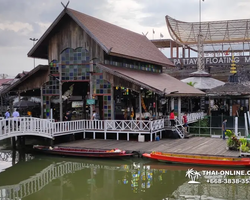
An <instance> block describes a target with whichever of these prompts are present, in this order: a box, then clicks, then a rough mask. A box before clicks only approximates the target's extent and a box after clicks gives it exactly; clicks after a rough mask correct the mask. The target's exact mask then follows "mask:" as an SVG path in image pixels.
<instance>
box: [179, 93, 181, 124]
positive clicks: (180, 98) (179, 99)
mask: <svg viewBox="0 0 250 200" xmlns="http://www.w3.org/2000/svg"><path fill="white" fill-rule="evenodd" d="M178 119H179V122H181V97H178Z"/></svg>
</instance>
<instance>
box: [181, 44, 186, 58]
mask: <svg viewBox="0 0 250 200" xmlns="http://www.w3.org/2000/svg"><path fill="white" fill-rule="evenodd" d="M185 57H186V51H185V46H184V45H183V46H182V58H185Z"/></svg>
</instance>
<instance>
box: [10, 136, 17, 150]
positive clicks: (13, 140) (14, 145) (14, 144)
mask: <svg viewBox="0 0 250 200" xmlns="http://www.w3.org/2000/svg"><path fill="white" fill-rule="evenodd" d="M11 143H12V148H13V149H14V150H15V149H16V137H12V138H11Z"/></svg>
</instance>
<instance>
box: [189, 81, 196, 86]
mask: <svg viewBox="0 0 250 200" xmlns="http://www.w3.org/2000/svg"><path fill="white" fill-rule="evenodd" d="M187 84H188V85H190V86H192V87H194V85H195V84H196V82H192V81H190V82H188V83H187Z"/></svg>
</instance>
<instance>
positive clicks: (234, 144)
mask: <svg viewBox="0 0 250 200" xmlns="http://www.w3.org/2000/svg"><path fill="white" fill-rule="evenodd" d="M225 135H226V136H227V137H228V139H227V147H228V149H229V150H238V149H239V147H240V141H239V140H238V138H237V137H236V136H235V135H234V133H233V132H232V131H231V130H226V132H225Z"/></svg>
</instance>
